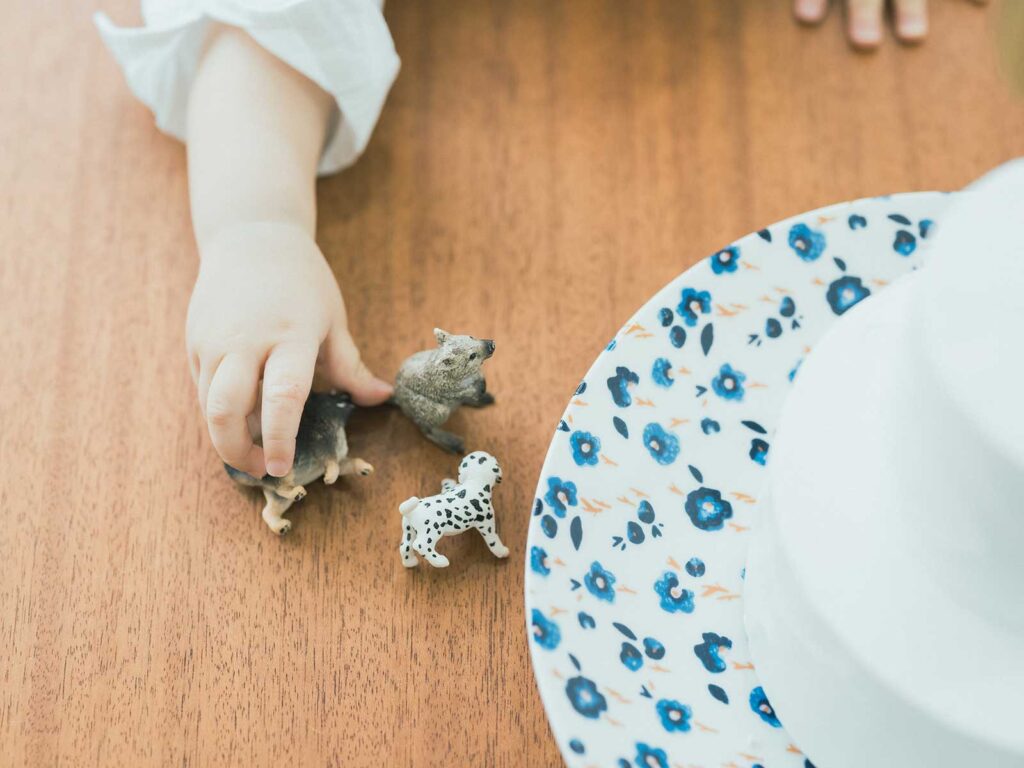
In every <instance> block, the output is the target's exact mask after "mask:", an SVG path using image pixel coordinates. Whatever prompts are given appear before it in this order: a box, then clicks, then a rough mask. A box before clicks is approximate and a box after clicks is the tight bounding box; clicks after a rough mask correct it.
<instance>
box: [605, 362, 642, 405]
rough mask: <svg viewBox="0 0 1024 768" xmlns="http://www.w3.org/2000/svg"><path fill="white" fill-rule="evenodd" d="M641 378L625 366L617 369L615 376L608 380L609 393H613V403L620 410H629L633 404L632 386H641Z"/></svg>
mask: <svg viewBox="0 0 1024 768" xmlns="http://www.w3.org/2000/svg"><path fill="white" fill-rule="evenodd" d="M639 383H640V377H639V376H637V375H636V374H635V373H633V371H631V370H629V368H627V367H626V366H624V365H620V366H618V367H617V368H616V369H615V375H614V376H610V377H609V378H608V391H609V392H611V393H612V402H614V403H615V404H616V405H617V406H619V408H627V407H629V406H630V405H631V404H632V403H633V396H632V395H631V394H629V385H630V384H639Z"/></svg>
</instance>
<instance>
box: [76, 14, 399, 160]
mask: <svg viewBox="0 0 1024 768" xmlns="http://www.w3.org/2000/svg"><path fill="white" fill-rule="evenodd" d="M381 6H382V0H148V2H146V1H145V0H144V3H143V17H144V19H145V22H146V24H145V26H143V27H140V28H136V29H126V28H122V27H116V26H114V24H113V23H112V22H111V21H110V19H109V18H107V16H106V15H104V14H102V13H97V14H96V16H95V21H96V26H97V27H98V28H99V31H100V35H101V37H102V38H103V41H104V43H106V45H107V48H108V49H110V52H111V53H112V54H113V56H114V58H115V59H116V60H117V62H118V64H119V65H120V66H121V69H122V70H123V72H124V76H125V79H126V80H127V81H128V87H129V88H131V90H132V93H134V94H135V95H136V96H137V97H138V98H139V100H140V101H142V102H143V103H144V104H145V105H146V106H147V107H149V108H150V109H151V110H152V112H153V115H154V117H155V118H156V124H157V126H158V127H159V128H160V130H162V131H164V132H165V133H169V134H170V135H172V136H175V137H176V138H178V139H180V140H182V141H185V140H186V136H185V126H186V113H187V110H188V95H189V89H190V88H191V85H192V79H193V78H194V77H195V74H196V68H197V66H198V62H199V55H200V53H201V52H202V50H203V44H204V42H205V39H206V35H207V33H208V31H209V29H210V25H211V22H215V21H219V22H223V23H225V24H229V25H231V26H235V27H239V28H241V29H244V30H245V31H246V32H248V33H249V35H250V36H251V37H252V38H253V39H254V40H255V41H256V42H257V43H259V44H260V45H261V46H263V47H264V48H265V49H267V50H268V51H270V52H271V53H272V54H274V55H275V56H277V57H278V58H279V59H281V60H282V61H284V62H286V63H288V64H289V65H290V66H292V67H293V68H294V69H296V70H298V71H299V72H301V73H302V74H304V75H305V76H306V77H308V78H309V79H310V80H312V81H313V82H315V83H316V84H317V85H319V86H320V87H321V88H323V89H324V90H325V91H327V92H328V93H330V94H331V95H332V96H333V97H334V101H335V104H336V109H335V115H334V119H333V120H332V123H331V127H330V133H329V136H328V139H327V142H326V144H325V146H324V151H323V154H322V155H321V157H320V168H319V172H320V173H321V174H327V173H333V172H335V171H338V170H340V169H342V168H344V167H345V166H347V165H350V164H351V163H352V162H354V161H355V159H356V158H357V157H359V155H360V154H361V153H362V151H363V149H364V148H365V147H366V143H367V141H369V139H370V134H371V133H372V132H373V127H374V125H375V124H376V122H377V118H378V117H379V116H380V111H381V108H382V107H383V106H384V100H385V99H386V98H387V94H388V90H389V89H390V88H391V84H392V83H393V82H394V79H395V76H396V75H397V74H398V67H399V63H400V62H399V59H398V55H397V54H396V53H395V46H394V43H393V42H392V40H391V33H390V32H389V31H388V26H387V23H386V22H385V21H384V14H383V13H382V8H381Z"/></svg>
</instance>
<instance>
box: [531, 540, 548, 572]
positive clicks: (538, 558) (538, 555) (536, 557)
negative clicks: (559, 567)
mask: <svg viewBox="0 0 1024 768" xmlns="http://www.w3.org/2000/svg"><path fill="white" fill-rule="evenodd" d="M530 570H531V571H533V572H534V573H539V574H540V575H541V576H547V575H548V574H549V573H551V566H549V565H548V553H547V552H545V551H544V550H543V549H541V548H540V547H530Z"/></svg>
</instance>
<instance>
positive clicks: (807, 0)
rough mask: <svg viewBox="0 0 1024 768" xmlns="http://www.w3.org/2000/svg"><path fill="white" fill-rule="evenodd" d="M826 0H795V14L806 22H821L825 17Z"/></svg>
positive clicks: (798, 18)
mask: <svg viewBox="0 0 1024 768" xmlns="http://www.w3.org/2000/svg"><path fill="white" fill-rule="evenodd" d="M826 8H827V2H826V0H794V2H793V15H794V16H795V17H796V19H797V21H800V22H802V23H804V24H819V23H821V21H822V20H823V19H824V18H825V10H826Z"/></svg>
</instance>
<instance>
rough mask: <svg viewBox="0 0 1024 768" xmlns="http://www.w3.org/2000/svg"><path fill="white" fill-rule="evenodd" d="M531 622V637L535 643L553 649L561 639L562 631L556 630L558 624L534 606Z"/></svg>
mask: <svg viewBox="0 0 1024 768" xmlns="http://www.w3.org/2000/svg"><path fill="white" fill-rule="evenodd" d="M532 624H533V639H534V640H535V641H536V642H537V645H539V646H540V647H541V648H547V649H548V650H549V651H553V650H554V649H555V648H557V647H558V643H559V641H560V640H561V639H562V633H561V632H559V631H558V625H557V624H555V622H553V621H551V620H550V619H548V618H546V617H545V616H544V614H543V613H541V612H540V611H538V610H537V609H536V608H534V609H533V614H532Z"/></svg>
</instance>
